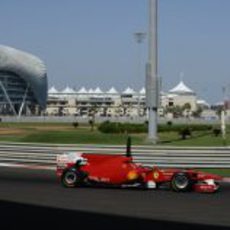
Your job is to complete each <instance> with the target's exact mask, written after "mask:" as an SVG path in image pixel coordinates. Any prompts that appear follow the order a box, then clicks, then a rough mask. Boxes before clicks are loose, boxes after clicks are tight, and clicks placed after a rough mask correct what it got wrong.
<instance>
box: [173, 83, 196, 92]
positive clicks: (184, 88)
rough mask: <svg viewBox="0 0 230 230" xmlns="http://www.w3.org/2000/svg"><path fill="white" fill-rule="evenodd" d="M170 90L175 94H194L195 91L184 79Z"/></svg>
mask: <svg viewBox="0 0 230 230" xmlns="http://www.w3.org/2000/svg"><path fill="white" fill-rule="evenodd" d="M169 92H170V93H173V94H194V91H193V90H191V89H190V88H189V87H188V86H186V85H185V84H184V82H183V81H180V82H179V84H178V85H177V86H175V87H174V88H172V89H171V90H169Z"/></svg>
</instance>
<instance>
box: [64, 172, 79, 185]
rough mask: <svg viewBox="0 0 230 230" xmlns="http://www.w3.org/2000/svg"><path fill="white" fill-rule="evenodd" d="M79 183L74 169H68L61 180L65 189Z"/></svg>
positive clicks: (77, 174)
mask: <svg viewBox="0 0 230 230" xmlns="http://www.w3.org/2000/svg"><path fill="white" fill-rule="evenodd" d="M79 182H80V178H79V173H78V172H77V171H76V169H68V170H66V171H65V172H64V173H63V175H62V178H61V183H62V185H63V186H64V187H66V188H74V187H76V186H77V185H78V184H79Z"/></svg>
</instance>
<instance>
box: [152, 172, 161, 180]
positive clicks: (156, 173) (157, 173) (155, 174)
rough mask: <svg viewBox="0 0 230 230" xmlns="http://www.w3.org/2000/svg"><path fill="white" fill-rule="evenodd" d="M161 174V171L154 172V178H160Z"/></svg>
mask: <svg viewBox="0 0 230 230" xmlns="http://www.w3.org/2000/svg"><path fill="white" fill-rule="evenodd" d="M159 176H160V174H159V172H157V171H156V172H154V173H153V178H154V179H158V178H159Z"/></svg>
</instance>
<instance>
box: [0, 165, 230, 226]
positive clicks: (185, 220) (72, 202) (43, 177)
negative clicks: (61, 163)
mask: <svg viewBox="0 0 230 230" xmlns="http://www.w3.org/2000/svg"><path fill="white" fill-rule="evenodd" d="M221 185H222V188H221V190H220V191H219V192H217V193H215V194H200V193H195V192H191V193H176V192H172V191H169V190H168V189H161V190H147V191H143V190H140V189H137V188H123V189H112V188H74V189H67V188H64V187H62V186H61V185H60V184H59V183H58V181H57V179H56V176H55V171H53V170H41V169H33V170H32V169H28V168H27V169H26V168H10V167H0V207H1V208H0V210H1V217H2V218H1V219H2V220H4V219H5V220H8V219H9V218H10V219H12V220H17V221H18V222H17V221H16V222H17V224H20V223H30V221H36V223H37V224H38V225H39V224H41V225H42V224H45V222H47V221H49V222H50V223H51V222H52V224H53V225H56V226H61V225H63V226H66V225H68V224H71V226H72V225H78V224H83V225H85V226H86V227H101V229H115V228H118V227H121V225H122V226H123V225H125V226H127V227H125V226H124V228H123V229H144V227H159V226H160V227H162V228H163V227H164V228H167V229H188V226H191V228H192V229H222V228H223V229H228V228H229V229H230V214H229V213H230V184H229V183H223V184H221ZM6 222H7V226H10V225H12V224H16V223H15V222H14V221H12V222H11V221H6ZM59 223H60V225H59ZM2 224H3V223H2ZM108 224H109V225H111V226H110V227H109V226H108ZM187 224H188V225H187ZM16 226H17V225H16ZM217 227H218V228H217ZM120 229H122V228H120ZM189 229H190V228H189Z"/></svg>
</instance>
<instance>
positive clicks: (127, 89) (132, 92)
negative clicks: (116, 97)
mask: <svg viewBox="0 0 230 230" xmlns="http://www.w3.org/2000/svg"><path fill="white" fill-rule="evenodd" d="M122 93H123V94H134V93H135V91H134V90H133V89H131V88H130V87H128V88H126V89H125V90H124V91H123V92H122Z"/></svg>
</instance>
